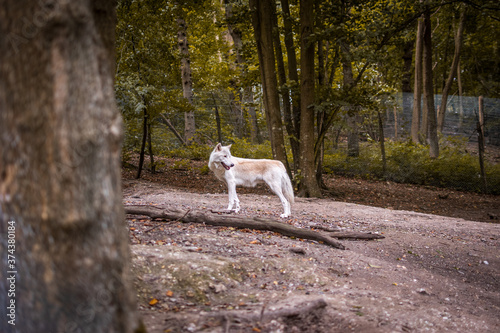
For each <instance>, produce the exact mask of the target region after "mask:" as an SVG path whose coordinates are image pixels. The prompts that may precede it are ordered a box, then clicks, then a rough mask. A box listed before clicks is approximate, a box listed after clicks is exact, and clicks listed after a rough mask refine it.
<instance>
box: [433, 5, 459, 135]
mask: <svg viewBox="0 0 500 333" xmlns="http://www.w3.org/2000/svg"><path fill="white" fill-rule="evenodd" d="M464 22H465V9H464V10H462V12H461V13H460V19H459V22H458V28H457V33H456V35H455V53H454V55H453V61H452V63H451V69H450V74H449V75H448V79H447V80H446V83H445V85H444V88H443V92H442V98H441V105H440V106H439V111H438V124H437V126H438V131H439V132H442V131H443V128H444V119H445V116H446V106H447V104H448V94H449V93H450V90H451V85H452V84H453V80H454V79H455V76H456V74H457V69H458V63H459V61H460V52H461V48H462V39H463V32H464Z"/></svg>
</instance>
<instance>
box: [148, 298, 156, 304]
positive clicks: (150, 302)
mask: <svg viewBox="0 0 500 333" xmlns="http://www.w3.org/2000/svg"><path fill="white" fill-rule="evenodd" d="M156 303H158V300H157V299H156V298H153V299H152V300H150V301H149V305H155V304H156Z"/></svg>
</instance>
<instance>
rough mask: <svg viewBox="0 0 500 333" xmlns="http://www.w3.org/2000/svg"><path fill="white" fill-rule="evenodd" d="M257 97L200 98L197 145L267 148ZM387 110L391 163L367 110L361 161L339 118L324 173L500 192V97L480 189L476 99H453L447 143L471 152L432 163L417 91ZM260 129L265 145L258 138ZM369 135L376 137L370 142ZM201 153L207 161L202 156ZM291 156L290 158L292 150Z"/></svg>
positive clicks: (165, 141) (160, 134) (489, 117)
mask: <svg viewBox="0 0 500 333" xmlns="http://www.w3.org/2000/svg"><path fill="white" fill-rule="evenodd" d="M254 97H255V98H254V99H252V100H251V101H248V100H247V101H240V100H238V99H237V96H236V97H235V96H234V95H231V94H227V93H224V92H201V93H200V92H199V93H198V94H196V98H195V103H196V108H195V110H196V111H195V121H196V126H197V141H198V142H201V143H202V144H205V145H207V144H208V145H211V144H215V143H216V142H218V141H222V142H223V143H224V144H228V143H233V142H235V141H237V140H246V142H248V143H250V144H256V143H258V142H264V143H265V142H266V140H268V131H267V126H266V120H265V115H264V110H263V106H262V103H261V101H260V98H259V97H260V96H259V95H258V94H257V93H256V94H255V96H254ZM434 98H435V105H436V107H438V106H439V105H440V104H441V95H436V96H435V97H434ZM381 105H385V108H384V109H382V110H380V111H381V112H382V113H383V117H382V120H383V128H384V137H385V140H386V144H385V163H383V160H384V158H383V156H382V151H381V150H380V145H379V139H380V138H379V137H377V130H376V126H377V125H376V116H374V115H373V112H372V113H370V111H369V110H368V111H367V112H366V113H365V116H363V117H360V118H359V120H358V121H359V122H360V126H359V131H360V138H361V145H360V154H359V156H358V157H356V158H351V157H348V155H347V142H346V140H347V132H348V131H349V130H350V128H349V127H348V124H347V122H346V121H345V117H344V120H342V117H340V118H339V119H340V120H339V121H338V124H336V125H334V126H333V127H332V128H331V130H330V132H329V134H328V135H327V137H326V139H325V140H326V141H325V160H324V163H323V166H324V170H325V171H326V172H332V173H337V174H345V175H352V176H362V177H371V178H383V179H388V180H393V181H397V182H405V183H414V184H424V185H433V186H442V187H451V188H456V189H461V190H469V191H480V192H485V191H486V192H489V193H497V192H498V193H500V166H499V164H498V161H499V160H500V99H492V98H485V99H484V108H483V110H484V133H485V143H486V146H487V159H488V164H487V169H486V178H487V180H488V188H487V189H485V188H484V186H483V184H482V177H481V174H480V169H479V162H478V158H477V146H478V145H477V121H478V111H479V105H478V98H477V97H459V96H450V97H449V98H448V103H447V108H446V114H445V121H444V126H443V131H442V136H441V141H442V142H441V143H443V142H455V143H457V142H458V143H461V144H464V143H465V144H466V147H465V148H463V147H462V149H443V150H442V154H441V156H440V158H439V159H437V160H432V159H430V158H429V153H428V150H427V149H426V148H425V146H419V147H417V146H414V145H411V144H409V136H410V134H409V133H410V128H411V122H412V112H413V111H412V110H413V94H411V93H405V94H398V95H396V96H391V97H389V98H388V101H387V103H381ZM252 117H253V118H254V119H252ZM370 117H371V125H366V123H369V121H368V122H366V119H368V118H370ZM169 120H170V121H171V123H172V125H173V126H174V127H175V128H177V130H178V132H179V133H180V134H181V135H182V133H183V126H184V119H183V114H182V112H172V113H171V114H170V115H169ZM141 122H142V120H141V119H137V121H136V123H135V124H133V126H134V127H135V128H138V129H139V128H140V127H141V125H140V124H141ZM363 123H365V125H363ZM374 124H375V125H374ZM369 126H372V129H371V132H370V130H369V129H368V127H369ZM219 128H220V130H219ZM374 128H375V129H374ZM367 129H368V130H367ZM256 130H257V131H258V132H259V139H260V141H259V140H257V138H256V134H255V131H256ZM153 132H154V135H153V147H154V150H155V151H156V153H159V154H164V155H165V154H166V155H168V154H169V153H171V152H172V151H174V150H175V149H182V148H181V142H180V141H179V140H178V139H176V137H175V136H174V135H173V134H172V133H171V131H170V130H169V129H168V127H166V126H165V125H164V124H161V122H156V123H155V125H154V127H153ZM139 133H140V130H137V131H135V132H134V135H133V137H132V135H130V134H126V139H127V137H128V141H129V143H130V142H132V141H133V143H132V145H133V146H135V147H138V146H140V144H139V143H140V137H141V136H140V135H139ZM367 133H369V134H367ZM370 134H374V135H372V136H371V137H370ZM449 138H455V140H454V141H453V140H449ZM447 140H448V141H447ZM126 141H127V140H126ZM240 142H241V141H240ZM206 151H208V150H206ZM471 152H472V154H471ZM196 156H197V158H200V156H201V158H203V152H202V153H199V154H197V155H196ZM249 157H251V156H249ZM270 157H271V156H269V158H270ZM289 158H292V156H291V154H290V153H289Z"/></svg>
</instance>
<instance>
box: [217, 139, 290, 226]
mask: <svg viewBox="0 0 500 333" xmlns="http://www.w3.org/2000/svg"><path fill="white" fill-rule="evenodd" d="M230 148H231V145H229V146H222V145H221V144H220V143H219V144H217V146H215V149H214V150H213V151H212V153H211V154H210V160H209V161H208V167H209V168H210V170H212V171H213V172H214V174H215V176H216V177H217V178H218V179H219V180H221V181H223V182H224V183H226V184H227V190H228V195H229V205H228V206H227V209H228V210H232V209H233V206H235V211H236V212H238V211H239V210H240V200H239V199H238V196H237V195H236V186H246V187H254V186H255V185H257V184H259V183H266V184H267V185H268V186H269V187H270V188H271V190H272V191H273V192H274V193H275V194H276V195H277V196H278V197H279V198H280V200H281V204H282V205H283V210H284V212H283V214H281V217H288V216H290V214H291V204H292V203H293V202H294V196H293V187H292V182H291V181H290V178H289V177H288V174H287V172H286V168H285V166H284V165H283V163H281V162H280V161H275V160H266V159H261V160H255V159H249V158H239V157H233V156H231V151H230ZM228 168H229V169H228Z"/></svg>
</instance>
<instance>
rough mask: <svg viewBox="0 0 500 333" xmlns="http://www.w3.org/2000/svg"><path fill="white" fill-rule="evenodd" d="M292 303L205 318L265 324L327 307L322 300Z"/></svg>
mask: <svg viewBox="0 0 500 333" xmlns="http://www.w3.org/2000/svg"><path fill="white" fill-rule="evenodd" d="M293 303H294V302H292V304H282V305H274V306H271V307H267V306H266V305H264V307H263V308H262V309H261V310H258V311H252V312H244V311H221V312H219V313H210V314H208V315H207V317H211V318H220V319H226V320H228V319H230V321H233V322H234V321H240V322H266V321H270V320H273V319H274V320H276V319H278V318H287V317H297V316H300V315H305V314H308V313H312V312H316V311H317V310H319V309H322V308H325V307H326V306H327V303H326V301H325V300H324V299H323V298H316V299H311V300H307V301H303V302H300V303H295V304H293Z"/></svg>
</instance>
